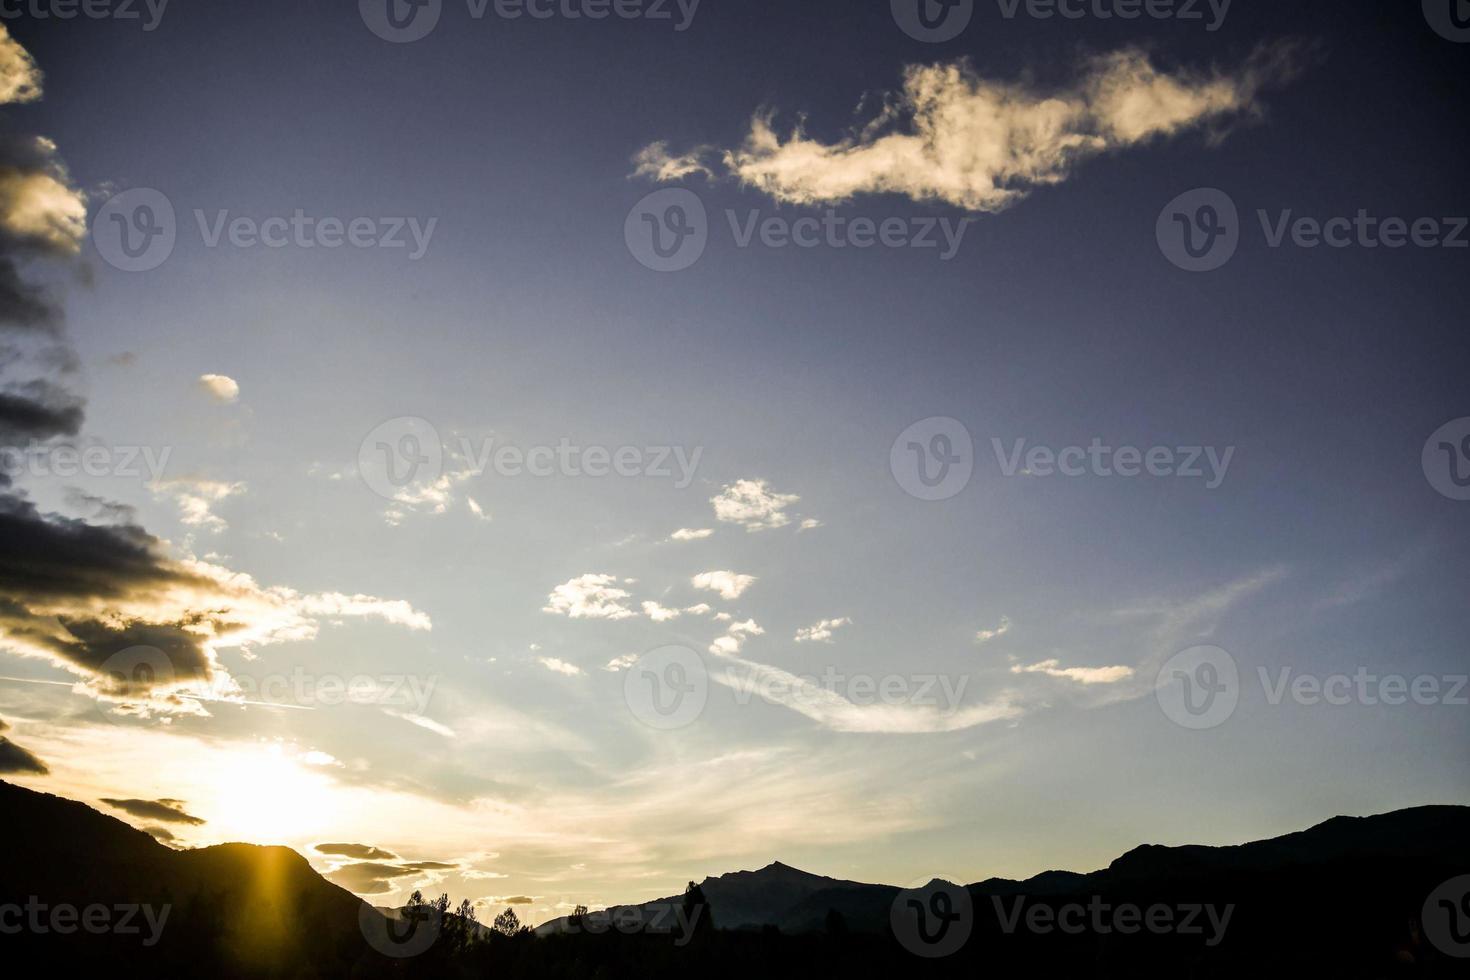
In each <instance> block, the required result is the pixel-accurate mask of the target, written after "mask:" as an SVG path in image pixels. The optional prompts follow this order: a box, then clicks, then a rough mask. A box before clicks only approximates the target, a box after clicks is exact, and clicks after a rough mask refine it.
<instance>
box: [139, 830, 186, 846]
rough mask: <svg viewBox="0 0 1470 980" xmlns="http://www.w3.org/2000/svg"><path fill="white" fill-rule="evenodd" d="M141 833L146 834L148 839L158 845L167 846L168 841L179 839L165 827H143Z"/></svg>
mask: <svg viewBox="0 0 1470 980" xmlns="http://www.w3.org/2000/svg"><path fill="white" fill-rule="evenodd" d="M143 833H145V834H147V835H148V836H149V837H152V838H153V839H154V840H156V841H158V842H159V843H160V844H167V843H169V842H170V841H176V840H178V839H179V837H178V835H177V834H175V833H174V832H173V831H172V830H169V829H168V828H166V827H144V828H143Z"/></svg>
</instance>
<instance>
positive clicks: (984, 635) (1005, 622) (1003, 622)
mask: <svg viewBox="0 0 1470 980" xmlns="http://www.w3.org/2000/svg"><path fill="white" fill-rule="evenodd" d="M1010 631H1011V620H1010V617H1009V616H1002V617H1000V625H999V626H997V627H996V628H995V629H993V630H980V631H979V632H978V633H976V634H975V642H976V643H989V642H990V641H991V640H998V639H1000V638H1001V637H1002V636H1005V635H1006V634H1007V633H1009V632H1010Z"/></svg>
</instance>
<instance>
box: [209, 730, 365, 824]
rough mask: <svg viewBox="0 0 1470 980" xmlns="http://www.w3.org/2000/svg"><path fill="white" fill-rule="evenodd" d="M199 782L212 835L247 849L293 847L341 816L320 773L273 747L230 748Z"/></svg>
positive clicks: (332, 789) (334, 793)
mask: <svg viewBox="0 0 1470 980" xmlns="http://www.w3.org/2000/svg"><path fill="white" fill-rule="evenodd" d="M213 770H214V771H213V772H211V773H210V774H209V775H208V776H207V777H206V778H205V779H204V780H203V783H204V785H203V787H202V789H203V790H204V794H205V795H207V796H208V797H209V799H210V802H211V804H212V806H211V807H210V809H211V810H213V814H214V815H213V817H212V819H211V820H210V825H211V829H212V830H213V836H215V837H217V838H220V839H224V840H230V841H241V842H247V843H252V844H293V843H296V842H299V841H302V840H305V839H309V838H313V837H316V836H320V835H321V834H323V833H325V832H327V831H329V830H330V829H331V828H332V825H333V824H334V823H335V822H336V821H337V820H339V819H340V817H341V814H342V806H341V802H340V800H339V798H338V791H337V789H336V787H335V784H334V783H333V781H332V780H331V779H330V778H329V777H328V776H327V775H325V774H324V773H322V772H320V771H318V770H316V769H315V768H313V767H311V766H307V765H304V764H302V763H301V762H300V761H298V760H297V759H296V758H295V757H294V756H293V755H292V753H291V752H290V751H289V750H288V749H287V748H286V747H284V746H282V745H281V744H279V743H265V744H257V745H250V746H245V747H241V748H235V749H230V750H228V751H227V752H226V753H224V756H223V758H221V759H219V760H218V765H217V766H215V767H213Z"/></svg>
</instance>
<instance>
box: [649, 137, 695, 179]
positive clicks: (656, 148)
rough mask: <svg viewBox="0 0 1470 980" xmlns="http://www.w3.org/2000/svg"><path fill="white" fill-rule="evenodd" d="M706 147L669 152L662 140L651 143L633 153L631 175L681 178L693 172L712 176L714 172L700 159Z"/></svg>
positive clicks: (650, 177)
mask: <svg viewBox="0 0 1470 980" xmlns="http://www.w3.org/2000/svg"><path fill="white" fill-rule="evenodd" d="M707 151H708V147H700V148H698V149H695V150H691V151H690V152H688V153H684V154H677V153H670V152H669V145H668V144H667V143H665V142H663V141H662V140H660V141H659V142H656V143H651V144H649V145H648V146H645V147H644V148H643V149H641V150H639V151H638V152H637V153H636V154H634V155H633V176H634V177H643V178H646V179H648V180H654V181H660V182H662V181H669V180H682V179H684V178H685V177H689V176H692V175H693V174H703V175H704V176H705V177H713V176H714V173H713V172H712V171H711V170H710V168H709V167H708V166H706V165H705V163H704V162H703V160H702V159H701V158H702V157H703V156H704V154H705V153H706V152H707Z"/></svg>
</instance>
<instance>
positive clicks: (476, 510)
mask: <svg viewBox="0 0 1470 980" xmlns="http://www.w3.org/2000/svg"><path fill="white" fill-rule="evenodd" d="M464 502H465V504H466V505H468V507H469V508H470V513H471V514H474V515H475V516H476V517H478V518H479V519H480V520H482V521H488V520H491V519H492V518H491V517H490V515H489V514H487V513H485V508H483V507H481V506H480V502H479V501H478V500H476V499H475V498H474V497H471V496H470V495H469V494H465V497H464Z"/></svg>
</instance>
